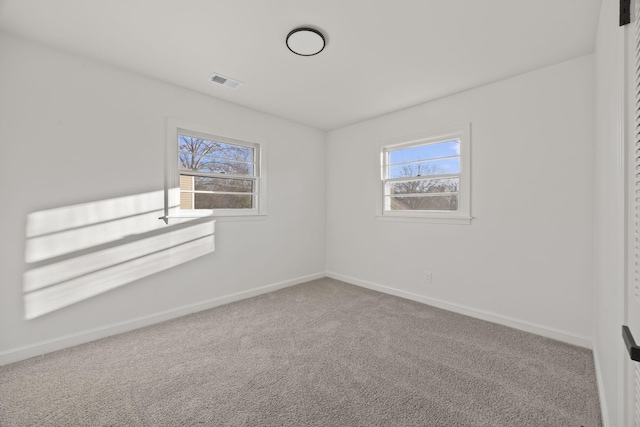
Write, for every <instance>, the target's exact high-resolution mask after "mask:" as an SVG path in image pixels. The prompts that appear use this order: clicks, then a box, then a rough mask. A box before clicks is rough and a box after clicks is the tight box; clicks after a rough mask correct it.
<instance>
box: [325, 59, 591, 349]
mask: <svg viewBox="0 0 640 427" xmlns="http://www.w3.org/2000/svg"><path fill="white" fill-rule="evenodd" d="M593 84H594V76H593V56H592V55H588V56H584V57H580V58H577V59H574V60H570V61H567V62H564V63H561V64H558V65H555V66H551V67H548V68H544V69H541V70H538V71H534V72H531V73H527V74H524V75H521V76H518V77H515V78H511V79H508V80H504V81H501V82H498V83H495V84H491V85H487V86H483V87H480V88H477V89H474V90H470V91H467V92H463V93H460V94H456V95H453V96H449V97H447V98H443V99H440V100H437V101H434V102H431V103H427V104H423V105H420V106H416V107H413V108H409V109H406V110H402V111H399V112H395V113H392V114H389V115H385V116H383V117H379V118H376V119H373V120H369V121H366V122H363V123H359V124H356V125H353V126H350V127H346V128H343V129H339V130H336V131H333V132H330V133H329V135H328V147H327V163H328V169H327V173H328V177H327V178H328V181H327V185H328V187H327V193H328V198H327V204H328V210H327V224H328V233H327V270H328V272H329V273H330V274H331V275H332V276H334V277H338V278H342V279H345V280H348V281H351V282H352V283H358V284H361V285H364V286H369V287H373V288H378V289H383V290H385V291H388V292H392V293H396V294H398V295H402V296H407V297H411V298H415V299H417V300H420V301H425V302H428V303H436V305H437V304H440V305H441V306H444V307H447V308H452V309H456V310H458V311H462V312H467V313H472V314H474V315H479V316H480V317H484V318H487V319H491V320H495V321H500V322H503V323H506V324H510V325H514V326H517V327H520V328H523V329H528V330H532V331H535V332H538V333H542V334H546V335H549V336H553V337H556V338H560V339H565V340H568V341H570V342H574V343H577V344H581V345H585V346H589V345H590V343H591V340H592V336H593V320H592V306H593V231H592V230H593V215H592V210H593V194H592V193H593V190H592V188H593V176H592V171H593V169H592V168H593V133H594V126H593V112H594V94H593ZM464 122H470V123H471V134H472V138H471V151H472V163H471V169H472V174H471V175H472V203H471V209H472V216H473V220H472V223H471V225H443V224H426V223H417V222H407V223H404V222H387V221H381V220H379V219H376V217H375V213H376V212H375V202H376V192H377V191H378V189H379V188H380V186H379V177H380V172H379V166H378V165H379V147H380V146H381V145H382V144H383V143H384V141H385V140H389V139H391V138H394V137H398V136H402V135H410V134H415V133H419V132H422V131H428V130H437V129H439V128H444V127H447V126H450V125H453V124H458V123H464ZM423 270H429V271H431V272H432V273H433V284H431V285H424V284H422V283H421V282H422V274H423V273H422V272H423ZM381 287H385V288H381Z"/></svg>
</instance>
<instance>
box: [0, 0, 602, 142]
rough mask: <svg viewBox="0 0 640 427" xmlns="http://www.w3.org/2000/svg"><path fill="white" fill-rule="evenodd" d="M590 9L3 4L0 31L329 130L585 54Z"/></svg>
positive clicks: (479, 4) (594, 17)
mask: <svg viewBox="0 0 640 427" xmlns="http://www.w3.org/2000/svg"><path fill="white" fill-rule="evenodd" d="M600 1H601V0H395V1H392V0H316V1H309V0H182V1H179V0H109V1H107V0H53V1H52V0H0V30H2V31H6V32H9V33H13V34H17V35H21V36H24V37H26V38H29V39H33V40H37V41H42V42H45V43H47V44H50V45H52V46H55V47H59V48H62V49H65V50H68V51H72V52H76V53H80V54H83V55H86V56H89V57H93V58H96V59H99V60H103V61H106V62H108V63H112V64H116V65H118V66H122V67H124V68H127V69H130V70H134V71H137V72H139V73H142V74H145V75H147V76H151V77H154V78H157V79H160V80H164V81H167V82H171V83H174V84H177V85H180V86H183V87H186V88H189V89H193V90H196V91H199V92H202V93H205V94H209V95H212V96H215V97H217V98H221V99H225V100H227V101H231V102H234V103H237V104H241V105H245V106H247V107H251V108H254V109H257V110H261V111H264V112H267V113H271V114H274V115H277V116H281V117H284V118H287V119H290V120H293V121H296V122H300V123H304V124H307V125H309V126H313V127H315V128H318V129H322V130H331V129H336V128H339V127H342V126H345V125H348V124H351V123H355V122H358V121H361V120H365V119H369V118H372V117H375V116H379V115H381V114H385V113H388V112H391V111H395V110H399V109H402V108H406V107H409V106H412V105H416V104H420V103H423V102H426V101H430V100H433V99H436V98H439V97H443V96H446V95H450V94H453V93H456V92H460V91H462V90H466V89H469V88H473V87H477V86H479V85H483V84H486V83H490V82H493V81H497V80H501V79H503V78H506V77H510V76H514V75H517V74H520V73H523V72H526V71H530V70H534V69H537V68H541V67H544V66H547V65H551V64H555V63H558V62H561V61H564V60H567V59H570V58H574V57H578V56H581V55H585V54H588V53H591V52H593V50H594V43H595V36H596V31H597V21H598V15H599V11H600ZM298 26H312V27H314V28H316V29H319V30H321V31H322V32H323V33H324V34H325V35H326V36H327V39H328V44H327V47H326V48H325V50H324V51H323V52H321V53H320V54H319V55H317V56H313V57H301V56H297V55H294V54H293V53H291V52H290V51H289V50H288V49H287V47H286V45H285V37H286V35H287V34H288V33H289V31H291V30H292V29H294V28H296V27H298ZM0 60H1V59H0ZM214 72H217V73H220V74H222V75H225V76H228V77H232V78H234V79H236V80H240V81H242V82H244V86H242V87H241V88H239V89H237V90H230V89H227V88H225V87H222V86H220V85H217V84H215V83H212V82H210V81H209V77H210V76H211V74H212V73H214ZM100 84H104V82H101V83H100Z"/></svg>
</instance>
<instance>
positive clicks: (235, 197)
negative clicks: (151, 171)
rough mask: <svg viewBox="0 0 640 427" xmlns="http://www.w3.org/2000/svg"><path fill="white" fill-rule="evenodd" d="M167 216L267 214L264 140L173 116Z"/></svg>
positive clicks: (168, 133) (169, 124)
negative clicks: (184, 120)
mask: <svg viewBox="0 0 640 427" xmlns="http://www.w3.org/2000/svg"><path fill="white" fill-rule="evenodd" d="M167 128H168V130H167V140H168V152H167V154H168V155H167V159H168V163H169V165H168V171H167V174H168V206H167V211H168V214H167V216H168V217H200V216H210V215H214V216H255V215H263V214H266V209H265V198H264V193H265V177H264V176H265V174H264V170H263V169H264V156H265V151H266V142H265V141H264V140H262V139H260V138H257V137H253V136H247V135H240V134H237V133H235V132H229V131H221V130H218V129H213V128H211V127H208V126H206V125H198V124H193V123H187V122H183V121H180V120H177V119H169V121H168V127H167Z"/></svg>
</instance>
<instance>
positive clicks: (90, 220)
mask: <svg viewBox="0 0 640 427" xmlns="http://www.w3.org/2000/svg"><path fill="white" fill-rule="evenodd" d="M163 214H164V191H154V192H151V193H145V194H138V195H135V196H126V197H118V198H115V199H109V200H100V201H97V202H92V203H84V204H80V205H74V206H65V207H62V208H57V209H50V210H46V211H40V212H34V213H31V214H29V216H28V217H27V231H26V235H27V242H26V243H27V244H26V249H25V261H26V262H37V261H41V260H43V259H48V258H51V257H54V256H59V255H64V254H67V253H70V252H74V251H78V250H81V249H86V248H91V247H93V246H96V245H99V244H103V243H107V242H113V241H116V240H119V239H122V238H124V237H126V236H130V235H134V234H140V233H145V232H148V231H152V230H157V229H161V228H163V227H164V224H162V222H160V221H158V218H159V217H160V216H162V215H163Z"/></svg>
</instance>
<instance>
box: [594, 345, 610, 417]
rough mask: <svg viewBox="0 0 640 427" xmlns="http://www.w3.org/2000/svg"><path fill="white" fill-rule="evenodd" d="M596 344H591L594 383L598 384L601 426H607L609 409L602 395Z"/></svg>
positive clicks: (602, 386)
mask: <svg viewBox="0 0 640 427" xmlns="http://www.w3.org/2000/svg"><path fill="white" fill-rule="evenodd" d="M596 348H597V346H596V345H595V343H594V346H593V361H594V363H595V365H596V383H597V384H598V397H599V398H600V412H601V413H602V427H609V410H608V409H607V401H606V399H605V395H604V382H603V381H602V371H601V370H600V358H599V357H598V352H597V351H596Z"/></svg>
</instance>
